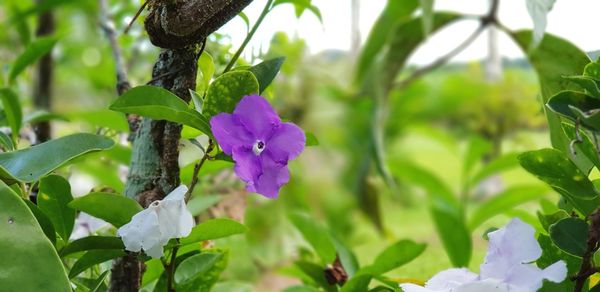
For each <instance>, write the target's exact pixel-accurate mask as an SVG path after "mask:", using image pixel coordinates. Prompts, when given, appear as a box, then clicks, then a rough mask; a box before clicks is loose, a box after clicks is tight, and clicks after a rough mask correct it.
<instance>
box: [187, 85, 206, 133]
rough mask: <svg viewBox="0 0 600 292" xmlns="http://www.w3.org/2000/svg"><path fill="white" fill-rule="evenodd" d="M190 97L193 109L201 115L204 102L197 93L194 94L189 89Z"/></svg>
mask: <svg viewBox="0 0 600 292" xmlns="http://www.w3.org/2000/svg"><path fill="white" fill-rule="evenodd" d="M190 96H192V102H194V109H195V110H196V111H197V112H199V113H202V106H203V105H204V100H203V99H202V96H200V94H198V92H195V91H193V90H191V89H190ZM197 136H198V135H197Z"/></svg>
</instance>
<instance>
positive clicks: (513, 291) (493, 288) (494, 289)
mask: <svg viewBox="0 0 600 292" xmlns="http://www.w3.org/2000/svg"><path fill="white" fill-rule="evenodd" d="M452 292H528V290H525V289H523V288H521V287H516V286H513V285H510V284H507V283H502V282H501V281H497V280H492V279H487V280H483V281H478V282H472V283H467V284H464V285H461V286H460V287H457V288H456V289H453V290H452Z"/></svg>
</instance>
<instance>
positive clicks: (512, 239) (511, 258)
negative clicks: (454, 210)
mask: <svg viewBox="0 0 600 292" xmlns="http://www.w3.org/2000/svg"><path fill="white" fill-rule="evenodd" d="M489 238H490V243H489V247H488V252H487V254H486V256H485V261H484V263H483V264H482V265H481V266H480V271H481V278H482V279H487V278H494V279H500V280H502V279H505V278H506V277H508V274H509V271H510V270H511V269H512V268H513V267H514V266H516V265H520V264H524V263H530V262H533V261H535V260H537V259H538V258H539V257H540V256H541V255H542V249H541V248H540V245H539V243H538V242H537V240H536V239H535V230H534V229H533V227H531V226H529V225H528V224H526V223H524V222H523V221H521V220H520V219H519V218H515V219H513V220H511V221H510V222H509V223H508V224H507V225H506V226H504V227H502V228H500V229H498V230H496V231H494V232H491V233H490V234H489Z"/></svg>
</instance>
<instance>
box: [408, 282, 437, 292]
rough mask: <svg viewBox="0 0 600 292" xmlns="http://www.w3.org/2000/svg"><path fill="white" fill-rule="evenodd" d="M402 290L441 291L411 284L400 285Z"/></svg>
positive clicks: (410, 291) (419, 291)
mask: <svg viewBox="0 0 600 292" xmlns="http://www.w3.org/2000/svg"><path fill="white" fill-rule="evenodd" d="M400 288H402V291H404V292H438V291H440V290H431V289H427V288H425V287H423V286H419V285H415V284H409V283H407V284H400Z"/></svg>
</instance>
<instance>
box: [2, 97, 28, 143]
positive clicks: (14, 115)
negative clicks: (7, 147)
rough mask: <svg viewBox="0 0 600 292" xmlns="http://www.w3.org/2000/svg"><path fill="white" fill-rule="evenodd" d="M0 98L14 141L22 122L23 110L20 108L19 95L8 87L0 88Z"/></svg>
mask: <svg viewBox="0 0 600 292" xmlns="http://www.w3.org/2000/svg"><path fill="white" fill-rule="evenodd" d="M0 99H1V100H2V107H3V108H4V113H5V114H6V120H7V121H8V125H9V126H10V129H11V132H12V137H13V140H14V141H16V140H17V138H18V137H19V130H20V129H21V125H22V123H23V110H22V109H21V103H20V102H19V97H18V96H17V94H16V93H15V92H14V91H13V90H12V89H10V88H1V89H0Z"/></svg>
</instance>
